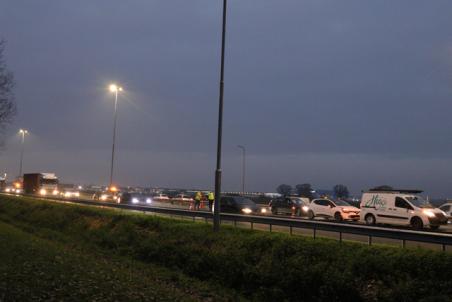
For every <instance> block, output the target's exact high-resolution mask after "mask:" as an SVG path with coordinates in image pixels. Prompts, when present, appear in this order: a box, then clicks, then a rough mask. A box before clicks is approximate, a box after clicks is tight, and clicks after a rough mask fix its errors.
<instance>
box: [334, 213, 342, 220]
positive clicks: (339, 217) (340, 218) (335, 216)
mask: <svg viewBox="0 0 452 302" xmlns="http://www.w3.org/2000/svg"><path fill="white" fill-rule="evenodd" d="M334 220H336V221H342V220H343V219H342V215H341V213H339V212H336V213H334Z"/></svg>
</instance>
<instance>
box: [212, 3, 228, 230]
mask: <svg viewBox="0 0 452 302" xmlns="http://www.w3.org/2000/svg"><path fill="white" fill-rule="evenodd" d="M226 11H227V0H223V27H222V34H221V67H220V99H219V104H218V135H217V168H216V170H215V202H214V209H213V230H214V232H218V231H219V230H220V201H221V142H222V134H223V94H224V54H225V44H226Z"/></svg>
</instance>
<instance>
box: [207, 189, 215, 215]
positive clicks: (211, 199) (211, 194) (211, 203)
mask: <svg viewBox="0 0 452 302" xmlns="http://www.w3.org/2000/svg"><path fill="white" fill-rule="evenodd" d="M214 199H215V196H214V195H213V193H212V192H209V194H208V195H207V200H208V201H209V211H212V206H213V201H214Z"/></svg>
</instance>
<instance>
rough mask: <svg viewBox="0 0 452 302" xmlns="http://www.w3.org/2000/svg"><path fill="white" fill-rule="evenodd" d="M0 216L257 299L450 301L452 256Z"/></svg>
mask: <svg viewBox="0 0 452 302" xmlns="http://www.w3.org/2000/svg"><path fill="white" fill-rule="evenodd" d="M0 218H1V219H2V220H8V221H9V222H10V223H14V224H16V225H21V226H23V227H26V228H28V229H31V230H33V229H35V230H37V231H38V230H39V229H43V228H44V229H47V230H50V231H52V232H60V233H63V234H64V235H65V236H68V237H70V238H71V240H73V241H74V242H84V243H89V244H94V245H96V246H98V247H100V248H102V249H106V250H109V251H112V252H115V253H119V254H122V255H127V256H130V257H133V258H135V259H139V260H141V261H143V262H149V263H156V264H159V265H163V266H165V267H168V268H172V269H177V270H180V271H182V272H184V273H185V274H187V275H190V276H192V277H196V278H198V279H200V280H206V281H207V282H213V283H219V284H221V285H222V286H225V287H229V288H234V289H236V290H237V291H238V292H240V293H241V294H243V295H245V296H246V297H249V298H251V299H254V300H260V301H281V300H286V301H300V300H304V301H325V300H328V301H376V300H378V301H396V300H398V301H415V300H418V301H420V300H424V301H449V300H450V298H451V297H452V278H451V276H452V255H450V254H449V253H443V252H435V251H429V250H421V249H416V250H415V249H399V248H391V247H368V246H366V245H363V244H352V243H343V244H339V243H338V242H337V241H333V240H321V239H320V240H319V239H317V240H313V239H310V238H303V237H294V236H289V235H285V234H275V233H265V232H258V231H250V230H240V229H233V228H228V227H223V228H222V230H221V231H220V232H219V233H213V232H212V231H211V226H210V225H206V224H201V223H192V222H187V221H181V220H171V219H165V218H157V217H152V216H147V215H141V214H130V213H121V212H119V211H112V210H102V209H96V208H88V207H81V206H74V205H70V206H68V205H62V204H55V203H49V202H43V201H37V200H33V199H27V198H23V199H17V198H6V197H2V199H1V200H0Z"/></svg>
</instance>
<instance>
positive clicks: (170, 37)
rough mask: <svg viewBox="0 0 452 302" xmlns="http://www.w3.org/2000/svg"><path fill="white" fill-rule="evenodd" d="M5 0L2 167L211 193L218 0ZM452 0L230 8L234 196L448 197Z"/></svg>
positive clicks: (0, 32)
mask: <svg viewBox="0 0 452 302" xmlns="http://www.w3.org/2000/svg"><path fill="white" fill-rule="evenodd" d="M221 2H222V1H220V0H217V1H213V0H190V1H187V0H160V1H151V0H141V1H138V0H130V1H118V0H108V1H107V0H103V1H100V0H94V1H93V0H78V1H64V0H40V1H36V0H1V1H0V37H2V38H4V39H5V40H6V41H7V49H6V61H7V64H8V66H9V68H10V69H11V70H12V71H13V72H14V74H15V78H16V82H17V87H16V97H17V103H18V116H17V118H16V121H15V123H14V125H12V127H11V129H10V130H11V131H10V133H9V135H8V136H7V137H6V144H5V147H4V150H3V151H2V153H1V157H0V165H1V169H3V170H5V171H6V172H8V173H9V175H10V176H13V175H16V174H17V172H18V165H19V153H18V152H19V150H20V146H19V136H18V135H17V134H16V131H17V130H18V129H19V128H20V127H23V128H26V129H28V130H29V131H30V132H31V135H30V136H29V137H27V142H26V150H25V158H24V171H25V172H35V171H48V172H56V173H57V174H58V175H59V176H60V178H61V180H62V181H63V182H82V183H90V182H91V183H104V184H106V183H107V181H108V177H109V163H110V156H111V155H110V152H111V141H112V125H113V95H112V94H111V93H110V92H109V91H108V90H107V86H108V84H109V83H110V82H118V83H120V84H121V85H123V87H124V89H125V91H124V93H121V94H120V96H119V120H118V136H117V165H116V172H115V179H116V180H117V182H118V183H120V184H124V185H152V186H169V187H210V188H212V187H213V176H214V169H215V152H216V127H217V110H218V80H219V59H220V34H221V4H222V3H221ZM451 12H452V1H450V0H435V1H425V0H404V1H401V0H400V1H398V0H381V1H377V0H354V1H352V0H344V1H337V0H280V1H276V0H259V1H257V0H241V1H238V0H230V1H229V10H228V13H229V15H228V33H227V50H226V55H227V57H226V75H225V76H226V84H225V112H224V143H223V146H224V148H223V151H224V161H223V171H224V172H223V173H224V181H223V185H224V186H223V188H224V189H225V190H239V189H240V167H241V166H240V164H241V163H240V159H241V158H240V154H241V153H240V150H239V149H238V148H237V145H238V144H241V145H245V146H246V148H247V153H248V158H247V161H248V166H247V168H248V175H247V189H248V190H250V191H274V189H275V188H276V186H277V185H278V184H280V183H288V184H291V185H295V184H297V183H305V182H309V183H312V184H313V185H314V187H317V188H331V187H332V186H334V185H335V184H337V183H344V184H345V185H347V186H348V187H349V188H350V189H351V191H353V192H360V191H361V190H363V189H367V188H368V187H370V186H375V185H380V184H389V185H393V186H395V187H404V188H407V187H408V188H421V189H424V190H426V191H427V193H428V194H429V195H432V196H449V197H452V118H451V115H452V18H451Z"/></svg>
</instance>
